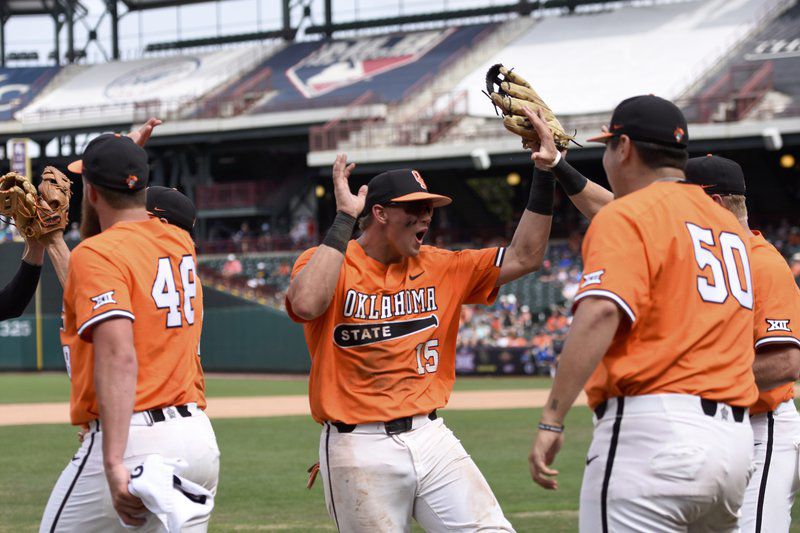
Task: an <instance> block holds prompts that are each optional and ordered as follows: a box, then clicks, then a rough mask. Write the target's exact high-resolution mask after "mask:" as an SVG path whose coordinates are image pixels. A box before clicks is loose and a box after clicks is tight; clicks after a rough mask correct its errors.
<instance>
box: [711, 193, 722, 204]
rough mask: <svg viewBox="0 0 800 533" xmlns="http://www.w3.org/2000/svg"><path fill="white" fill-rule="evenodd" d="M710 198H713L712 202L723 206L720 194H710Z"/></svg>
mask: <svg viewBox="0 0 800 533" xmlns="http://www.w3.org/2000/svg"><path fill="white" fill-rule="evenodd" d="M711 199H712V200H714V202H716V203H717V204H718V205H721V206H722V207H725V206H724V205H723V204H722V196H720V195H719V194H712V195H711Z"/></svg>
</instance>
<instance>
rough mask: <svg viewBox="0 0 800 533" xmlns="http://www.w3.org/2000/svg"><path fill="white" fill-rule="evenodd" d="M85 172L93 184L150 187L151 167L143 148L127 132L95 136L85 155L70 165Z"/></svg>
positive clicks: (131, 189) (136, 188) (118, 188)
mask: <svg viewBox="0 0 800 533" xmlns="http://www.w3.org/2000/svg"><path fill="white" fill-rule="evenodd" d="M67 168H68V169H69V170H70V171H72V172H74V173H76V174H81V175H83V177H84V178H86V179H87V180H88V181H89V183H91V184H92V185H98V186H100V187H105V188H106V189H112V190H115V191H122V192H135V191H140V190H142V189H144V188H145V187H147V180H148V178H149V177H150V167H149V166H148V164H147V152H145V151H144V148H142V147H141V146H139V145H138V144H136V143H135V142H133V140H132V139H131V138H129V137H126V136H124V135H119V134H115V133H104V134H103V135H99V136H97V137H95V138H94V139H92V142H90V143H89V144H88V146H86V150H84V151H83V158H82V159H79V160H78V161H73V162H72V163H70V164H69V166H68V167H67Z"/></svg>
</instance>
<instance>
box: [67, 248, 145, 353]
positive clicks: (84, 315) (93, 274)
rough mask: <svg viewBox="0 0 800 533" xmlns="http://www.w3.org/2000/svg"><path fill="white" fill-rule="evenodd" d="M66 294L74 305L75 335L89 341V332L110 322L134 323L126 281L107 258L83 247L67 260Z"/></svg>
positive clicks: (125, 277)
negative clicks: (128, 320)
mask: <svg viewBox="0 0 800 533" xmlns="http://www.w3.org/2000/svg"><path fill="white" fill-rule="evenodd" d="M67 287H68V290H67V291H66V292H67V293H68V294H69V295H70V297H71V298H72V301H73V302H74V305H75V323H76V326H77V329H78V335H80V337H81V338H82V339H83V340H84V341H87V342H91V341H92V329H93V328H94V326H96V325H97V324H99V323H101V322H103V321H105V320H109V319H112V318H127V319H130V320H135V319H136V317H135V316H134V314H133V308H132V306H131V297H130V280H129V279H128V276H126V275H125V274H124V272H123V271H122V270H120V268H119V266H118V264H116V263H115V262H114V261H112V260H111V259H110V258H108V257H106V256H105V255H103V254H101V253H99V252H98V251H96V250H93V249H92V248H89V247H87V246H79V247H77V248H76V249H75V250H74V251H73V252H72V255H71V257H70V264H69V277H68V279H67Z"/></svg>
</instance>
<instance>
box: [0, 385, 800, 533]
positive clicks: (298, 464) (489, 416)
mask: <svg viewBox="0 0 800 533" xmlns="http://www.w3.org/2000/svg"><path fill="white" fill-rule="evenodd" d="M547 386H549V380H546V379H530V378H528V379H525V378H523V379H514V378H503V379H480V378H478V379H460V381H459V383H458V385H457V387H456V388H457V389H459V390H469V389H472V390H475V389H505V388H528V387H537V388H539V387H547ZM305 387H306V383H305V381H303V380H296V379H295V380H272V379H270V380H268V379H263V378H232V377H222V378H220V377H217V376H214V377H211V378H209V383H208V390H209V394H211V395H216V396H232V395H247V396H249V395H254V394H273V395H274V394H295V393H296V394H302V393H304V392H305ZM67 390H68V384H67V380H66V378H65V377H64V376H61V375H56V374H45V375H35V374H14V375H0V403H13V402H29V401H37V400H38V401H62V400H66V394H67ZM42 396H46V398H45V399H42V398H41V397H42ZM0 409H3V407H2V406H0ZM442 415H443V416H444V418H445V421H446V422H447V425H448V426H449V427H450V428H451V429H452V430H453V431H454V432H455V433H456V435H457V436H458V437H459V438H460V439H461V441H462V442H463V443H464V446H465V447H466V449H467V450H468V451H469V452H470V454H471V455H472V457H473V458H474V459H475V461H476V463H477V464H478V466H479V467H480V468H481V470H482V472H483V473H484V475H485V476H486V478H487V479H488V480H489V483H490V484H491V486H492V488H493V489H494V491H495V494H496V495H497V498H498V499H499V501H500V503H501V505H502V506H503V509H504V511H505V513H506V515H507V517H508V518H509V519H510V520H511V522H512V523H513V524H514V526H515V527H516V528H517V531H520V532H529V531H548V533H555V532H569V531H577V523H578V515H577V509H578V494H579V490H580V482H581V477H582V473H583V467H584V458H585V454H586V449H587V448H588V444H589V441H590V439H591V430H592V428H591V417H590V413H589V411H588V409H586V408H583V407H578V408H576V409H574V410H573V412H572V413H571V414H570V416H569V418H568V420H567V421H566V423H567V426H568V430H567V435H566V442H565V445H564V448H563V449H562V451H561V453H560V454H559V457H558V459H557V462H556V465H555V466H556V467H557V468H558V469H559V470H560V471H561V475H560V479H559V483H560V487H561V488H560V489H559V490H558V491H557V492H548V491H545V490H543V489H540V488H539V487H537V486H535V485H534V484H533V482H532V481H531V480H530V476H529V474H528V466H527V454H528V450H529V447H530V444H531V440H532V438H533V435H534V430H533V428H534V426H535V422H536V421H537V420H538V418H539V410H536V409H512V410H494V411H454V412H449V413H448V412H447V411H443V412H442ZM214 428H215V431H216V433H217V438H218V441H219V445H220V449H221V451H222V457H221V472H220V485H219V492H218V497H217V506H216V509H215V511H214V516H213V519H212V522H211V528H210V530H211V531H213V532H217V531H220V532H229V531H231V532H233V531H296V532H304V531H333V530H334V527H333V522H332V521H331V520H330V518H329V517H328V515H327V512H326V510H325V505H324V499H323V495H322V486H321V484H320V483H319V480H318V482H317V484H316V485H315V486H314V488H313V489H312V490H306V488H305V482H306V476H307V474H306V469H307V468H308V466H309V465H311V464H312V463H313V462H315V461H316V460H317V457H316V455H317V448H318V439H319V431H320V430H319V426H318V425H317V424H315V423H314V422H313V421H312V420H311V419H310V418H308V417H304V416H303V417H282V418H254V419H228V420H217V421H215V422H214ZM77 446H78V443H77V440H76V438H75V429H74V428H72V427H70V426H67V425H40V426H10V427H0V450H3V453H2V454H0V502H3V503H2V505H0V532H9V533H12V532H13V533H16V532H22V531H35V530H36V529H37V528H38V522H39V519H40V518H41V513H42V510H43V509H44V505H45V503H46V501H47V498H48V496H49V494H50V490H51V488H52V486H53V484H54V483H55V480H56V478H57V477H58V475H59V474H60V472H61V470H62V468H63V467H64V466H65V465H66V463H67V461H68V460H69V458H70V457H71V455H72V453H73V452H74V451H75V449H76V448H77ZM795 510H796V511H797V507H796V508H795ZM795 516H797V513H795ZM417 531H419V530H418V529H417ZM792 531H793V532H800V527H798V526H797V525H793V527H792Z"/></svg>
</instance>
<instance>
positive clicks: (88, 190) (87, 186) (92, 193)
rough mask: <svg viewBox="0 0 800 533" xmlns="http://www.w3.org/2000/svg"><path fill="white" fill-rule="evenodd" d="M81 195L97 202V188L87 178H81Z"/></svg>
mask: <svg viewBox="0 0 800 533" xmlns="http://www.w3.org/2000/svg"><path fill="white" fill-rule="evenodd" d="M83 197H84V198H86V199H88V200H89V201H91V202H92V204H94V203H97V189H95V188H94V187H92V184H91V183H89V181H88V180H83Z"/></svg>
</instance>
